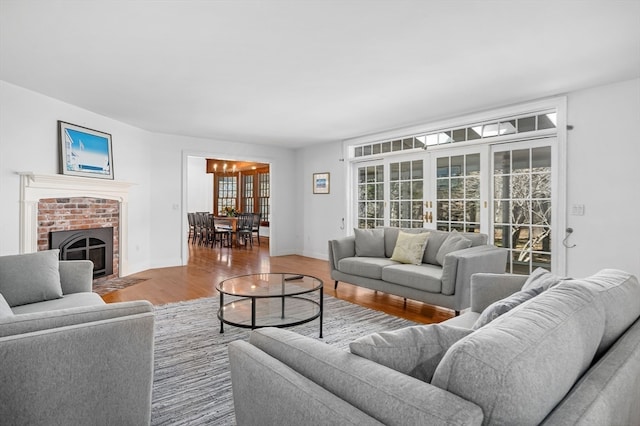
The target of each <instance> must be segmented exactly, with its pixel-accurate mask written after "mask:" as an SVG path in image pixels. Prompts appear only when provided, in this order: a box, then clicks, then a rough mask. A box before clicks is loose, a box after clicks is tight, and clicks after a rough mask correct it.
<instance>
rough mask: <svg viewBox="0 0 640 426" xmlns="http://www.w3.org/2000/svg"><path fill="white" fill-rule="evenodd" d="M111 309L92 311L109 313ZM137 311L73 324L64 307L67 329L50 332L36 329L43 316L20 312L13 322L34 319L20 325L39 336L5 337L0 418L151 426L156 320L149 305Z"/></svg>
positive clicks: (0, 340) (0, 344)
mask: <svg viewBox="0 0 640 426" xmlns="http://www.w3.org/2000/svg"><path fill="white" fill-rule="evenodd" d="M111 306H112V305H104V306H93V307H92V309H93V310H95V311H97V312H99V313H104V312H106V311H110V312H109V314H108V315H107V316H111V315H114V312H113V308H111V309H109V307H111ZM128 308H132V306H129V307H128ZM138 308H139V311H141V312H140V313H136V314H129V313H127V314H126V315H122V316H118V315H114V316H113V317H112V318H108V319H97V320H95V321H88V322H83V321H79V322H78V321H74V319H73V314H74V312H73V310H72V309H67V310H64V311H66V314H64V315H63V316H65V317H66V319H65V320H64V321H63V322H64V323H66V324H67V325H64V326H60V327H53V328H46V326H42V327H39V326H37V325H36V324H35V323H38V322H39V323H41V324H43V325H44V322H45V320H44V316H45V314H46V313H38V314H24V315H15V316H14V317H13V319H14V320H16V321H24V318H23V317H31V320H32V321H33V322H34V324H31V325H27V324H26V323H24V324H23V327H25V328H32V329H34V330H35V329H39V331H28V332H24V333H20V334H15V333H12V334H10V335H6V336H3V337H0V358H1V359H2V367H0V383H2V386H1V387H0V401H2V403H1V404H0V418H2V419H10V421H11V422H12V423H13V424H29V425H51V424H59V425H63V424H65V425H80V424H122V425H124V424H131V425H133V424H135V425H144V424H149V422H150V416H151V410H150V408H151V386H152V382H153V333H154V330H153V327H154V315H153V312H152V309H153V308H152V307H150V306H139V307H138ZM116 310H117V308H116ZM80 311H81V312H82V313H81V314H80V315H81V316H83V315H84V316H85V317H86V316H89V315H90V314H89V313H88V312H87V311H86V309H85V310H80ZM123 311H127V312H129V309H124V310H123ZM51 312H52V313H53V312H54V311H51ZM56 312H57V311H56ZM97 317H100V314H98V315H97ZM4 320H5V319H3V321H4ZM58 320H62V319H61V318H60V317H58ZM6 326H8V324H5V323H2V324H0V329H4V328H5V327H6ZM14 331H17V330H14Z"/></svg>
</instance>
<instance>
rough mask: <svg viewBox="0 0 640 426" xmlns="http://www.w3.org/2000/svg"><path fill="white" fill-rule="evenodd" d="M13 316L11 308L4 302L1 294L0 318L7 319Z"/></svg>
mask: <svg viewBox="0 0 640 426" xmlns="http://www.w3.org/2000/svg"><path fill="white" fill-rule="evenodd" d="M12 316H13V311H12V310H11V307H10V306H9V304H8V303H7V301H6V300H4V297H2V294H0V318H7V317H12Z"/></svg>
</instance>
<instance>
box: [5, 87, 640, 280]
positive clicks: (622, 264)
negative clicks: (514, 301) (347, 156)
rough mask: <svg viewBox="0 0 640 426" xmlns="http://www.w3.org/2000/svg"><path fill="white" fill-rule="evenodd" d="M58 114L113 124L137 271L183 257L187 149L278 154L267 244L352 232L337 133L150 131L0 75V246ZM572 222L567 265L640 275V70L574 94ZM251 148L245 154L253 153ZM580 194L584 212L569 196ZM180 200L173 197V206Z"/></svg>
mask: <svg viewBox="0 0 640 426" xmlns="http://www.w3.org/2000/svg"><path fill="white" fill-rule="evenodd" d="M57 120H64V121H68V122H71V123H74V124H79V125H82V126H86V127H89V128H93V129H97V130H101V131H105V132H108V133H111V134H112V138H113V150H114V172H115V177H116V179H117V180H122V181H128V182H132V183H134V184H135V185H134V186H133V187H132V189H131V198H130V202H129V265H130V270H131V271H132V272H135V271H140V270H144V269H148V268H150V267H162V266H172V265H179V264H182V262H183V261H184V244H186V238H183V237H184V235H186V229H187V228H186V212H187V206H188V203H189V201H188V198H187V191H186V188H187V183H188V182H189V181H190V180H191V178H190V176H191V175H192V173H193V171H192V170H191V169H192V167H193V164H192V163H190V162H189V157H217V158H229V159H235V160H252V161H260V162H266V163H270V164H271V187H272V194H271V195H272V197H271V202H272V219H273V220H272V221H271V237H272V238H271V253H272V255H285V254H303V255H306V256H310V257H317V258H323V259H326V258H327V240H329V239H331V238H335V237H339V236H342V235H346V234H348V233H349V232H348V231H349V230H347V229H340V228H341V225H342V222H341V219H342V218H343V217H345V214H346V211H347V206H346V205H345V199H346V194H345V190H346V182H345V176H346V170H345V165H344V164H345V163H344V162H341V161H340V158H341V157H342V150H341V143H339V142H333V143H327V144H322V145H316V146H310V147H307V148H304V149H300V150H298V151H293V150H289V149H284V148H276V147H270V146H263V145H251V144H242V143H228V142H225V141H214V140H206V139H197V138H188V137H184V136H174V135H162V134H153V133H150V132H147V131H144V130H141V129H138V128H135V127H132V126H129V125H126V124H124V123H121V122H118V121H115V120H112V119H109V118H107V117H103V116H100V115H97V114H94V113H92V112H90V111H86V110H83V109H81V108H78V107H76V106H73V105H69V104H66V103H64V102H61V101H58V100H55V99H52V98H48V97H46V96H43V95H40V94H37V93H34V92H31V91H28V90H25V89H22V88H20V87H17V86H14V85H11V84H8V83H6V82H2V81H0V200H2V209H0V220H1V221H2V222H1V223H2V224H3V226H2V227H1V228H0V255H5V254H15V253H18V250H19V230H18V223H19V205H18V202H19V179H18V176H17V175H16V174H15V172H18V171H32V172H35V173H42V174H55V173H57V172H58V166H57V161H58V160H57V159H58V141H57V127H56V126H57ZM568 123H569V124H570V125H573V126H574V129H573V130H571V131H569V132H568V143H567V145H568V146H567V151H568V153H567V155H568V158H569V162H568V165H567V205H568V207H569V212H568V213H567V224H568V226H570V227H572V228H573V229H574V230H575V232H574V234H573V235H572V236H571V238H570V240H569V242H570V243H572V244H576V247H575V248H572V249H568V251H567V266H568V274H569V275H571V276H575V277H582V276H587V275H589V274H592V273H593V272H595V271H597V270H599V269H601V268H619V269H624V270H627V271H629V272H632V273H634V274H637V275H640V245H639V244H638V243H637V241H640V227H638V226H637V224H636V223H635V222H636V220H637V216H638V213H637V212H638V211H640V189H639V186H638V184H639V183H640V166H639V165H638V159H640V144H639V143H638V138H637V128H638V126H639V125H640V79H634V80H630V81H624V82H619V83H616V84H612V85H608V86H601V87H595V88H591V89H588V90H583V91H578V92H573V93H569V94H568ZM249 153H250V154H249ZM318 172H329V173H330V174H331V190H330V194H328V195H314V194H312V190H311V188H312V184H311V181H312V175H313V173H318ZM574 204H581V205H584V206H585V215H584V216H574V215H571V214H570V212H571V206H572V205H574ZM176 207H177V208H176Z"/></svg>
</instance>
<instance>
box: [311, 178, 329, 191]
mask: <svg viewBox="0 0 640 426" xmlns="http://www.w3.org/2000/svg"><path fill="white" fill-rule="evenodd" d="M313 193H314V194H328V193H329V173H314V174H313Z"/></svg>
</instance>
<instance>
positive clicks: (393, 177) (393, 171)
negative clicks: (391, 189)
mask: <svg viewBox="0 0 640 426" xmlns="http://www.w3.org/2000/svg"><path fill="white" fill-rule="evenodd" d="M389 180H390V181H391V182H394V181H397V180H400V164H399V163H391V164H390V165H389Z"/></svg>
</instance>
